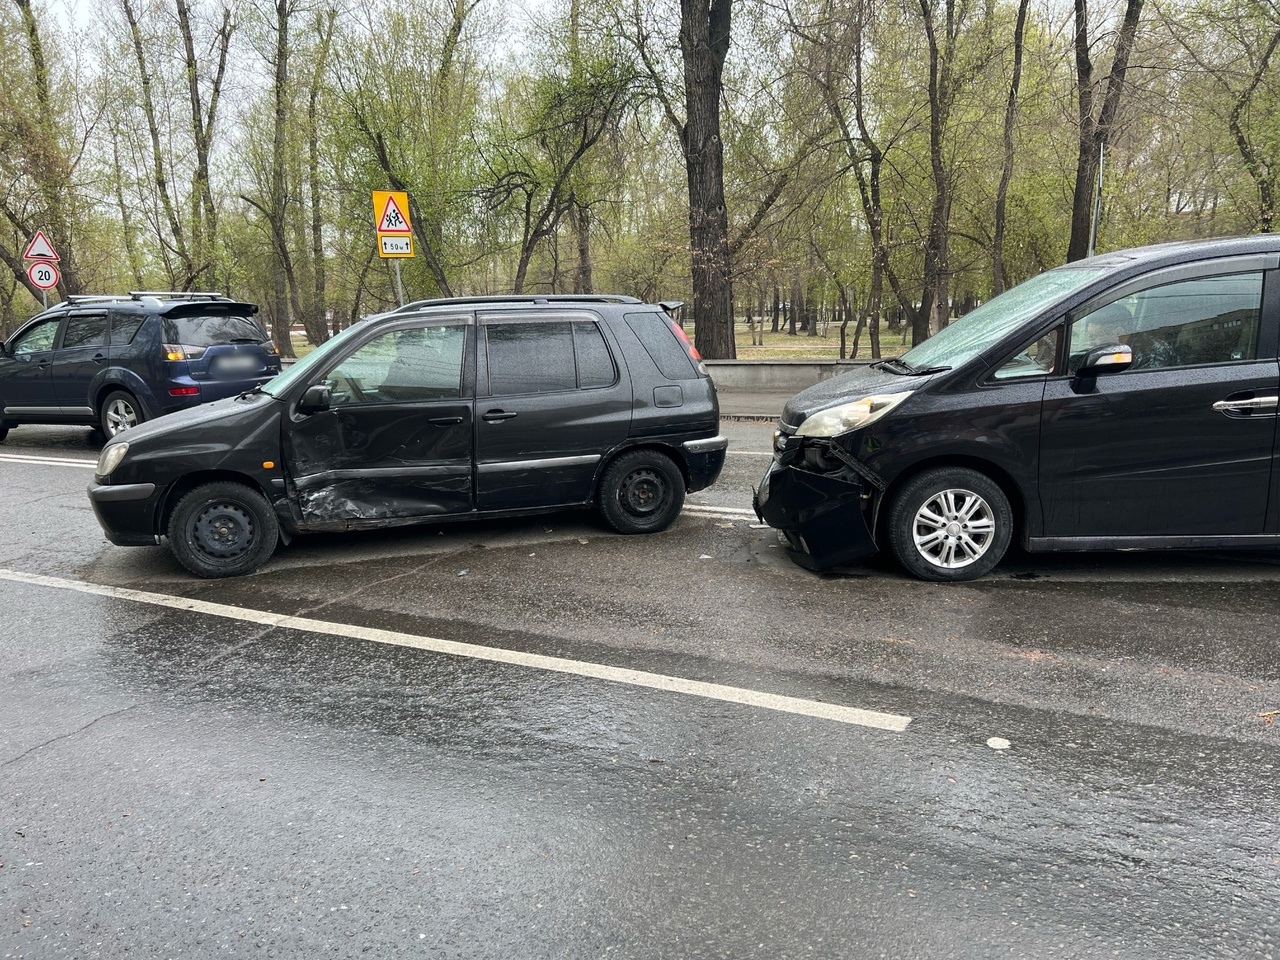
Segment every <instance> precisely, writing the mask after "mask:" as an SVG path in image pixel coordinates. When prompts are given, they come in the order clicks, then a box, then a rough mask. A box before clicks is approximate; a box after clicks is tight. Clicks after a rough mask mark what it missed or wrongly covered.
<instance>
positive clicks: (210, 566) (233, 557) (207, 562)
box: [169, 481, 280, 579]
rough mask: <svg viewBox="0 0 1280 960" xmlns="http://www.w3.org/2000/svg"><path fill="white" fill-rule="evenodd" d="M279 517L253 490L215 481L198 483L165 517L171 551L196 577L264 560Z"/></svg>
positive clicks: (246, 569) (237, 570)
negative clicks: (201, 484) (168, 516)
mask: <svg viewBox="0 0 1280 960" xmlns="http://www.w3.org/2000/svg"><path fill="white" fill-rule="evenodd" d="M279 540H280V521H279V520H278V519H276V515H275V511H274V510H272V508H271V504H269V503H268V502H267V498H266V497H264V496H263V495H262V494H261V493H259V492H258V491H257V490H254V489H252V488H251V487H248V486H245V485H244V484H242V483H235V482H232V481H217V482H214V483H206V484H204V486H201V487H196V489H194V490H192V491H191V492H190V493H188V494H187V495H186V496H184V497H183V498H182V499H181V500H179V501H178V505H177V507H175V508H174V511H173V515H172V516H170V518H169V550H170V551H171V552H172V553H173V555H174V557H176V558H177V560H178V562H179V563H180V564H182V565H183V566H184V567H186V568H187V569H188V570H190V571H191V572H192V573H194V574H195V575H196V576H197V577H205V578H207V579H214V578H217V577H238V576H242V575H243V574H246V573H252V572H253V571H254V570H257V569H258V568H259V567H260V566H262V565H263V564H264V563H266V562H267V561H268V560H269V559H270V558H271V555H272V554H273V553H274V552H275V549H276V544H277V543H278V542H279Z"/></svg>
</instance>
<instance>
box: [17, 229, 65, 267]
mask: <svg viewBox="0 0 1280 960" xmlns="http://www.w3.org/2000/svg"><path fill="white" fill-rule="evenodd" d="M22 259H23V260H61V259H62V258H61V257H60V256H58V254H57V252H56V251H55V250H54V249H53V244H52V243H50V242H49V238H48V237H46V236H45V235H44V231H43V230H37V231H36V235H35V236H34V237H32V238H31V242H30V243H28V244H27V252H26V253H24V254H23V255H22Z"/></svg>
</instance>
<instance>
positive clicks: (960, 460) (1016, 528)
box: [874, 454, 1029, 550]
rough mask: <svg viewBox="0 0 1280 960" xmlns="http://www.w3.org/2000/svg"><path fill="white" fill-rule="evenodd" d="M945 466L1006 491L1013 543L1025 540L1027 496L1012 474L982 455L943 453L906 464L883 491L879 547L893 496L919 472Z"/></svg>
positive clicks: (878, 514) (877, 522)
mask: <svg viewBox="0 0 1280 960" xmlns="http://www.w3.org/2000/svg"><path fill="white" fill-rule="evenodd" d="M946 467H967V468H968V469H970V470H976V471H977V472H978V473H981V474H983V475H984V476H986V477H988V478H990V479H991V480H992V481H994V482H995V483H996V484H997V485H998V486H999V487H1000V489H1001V491H1003V493H1004V495H1005V498H1006V499H1007V500H1008V501H1009V509H1010V510H1012V511H1013V535H1014V542H1015V543H1017V542H1019V540H1018V538H1019V537H1021V538H1023V539H1024V540H1025V537H1026V531H1027V511H1028V509H1029V507H1028V501H1027V496H1026V494H1025V493H1024V491H1023V490H1022V488H1021V487H1020V486H1018V483H1017V481H1016V480H1014V478H1013V475H1012V474H1010V473H1009V471H1007V470H1005V469H1004V468H1003V467H1001V466H999V465H998V464H996V463H994V462H993V461H991V460H987V459H984V458H982V457H974V456H966V455H964V454H945V455H942V456H937V457H931V458H929V459H926V460H920V461H918V462H917V463H913V464H912V465H911V466H909V467H907V468H906V469H905V470H903V471H902V472H901V473H900V474H898V475H897V476H896V477H894V478H893V480H892V481H891V482H890V483H889V485H888V487H886V488H885V490H884V492H883V493H882V494H881V495H880V496H879V497H878V498H877V500H876V507H875V527H874V536H875V541H876V546H877V547H879V548H880V549H882V550H883V549H884V548H885V544H887V543H888V531H887V530H886V529H885V527H886V524H887V523H888V518H889V511H888V509H887V508H888V506H889V504H890V503H892V502H893V498H894V497H896V496H897V495H898V491H900V490H901V489H902V488H903V487H904V486H906V485H907V484H908V483H910V482H911V481H912V480H914V479H915V478H916V477H918V476H920V474H922V473H925V472H927V471H929V470H934V469H939V468H946Z"/></svg>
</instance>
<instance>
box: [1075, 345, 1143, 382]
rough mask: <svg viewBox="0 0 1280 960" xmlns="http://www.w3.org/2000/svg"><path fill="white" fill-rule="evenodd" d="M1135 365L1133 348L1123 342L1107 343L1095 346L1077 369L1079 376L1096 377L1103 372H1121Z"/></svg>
mask: <svg viewBox="0 0 1280 960" xmlns="http://www.w3.org/2000/svg"><path fill="white" fill-rule="evenodd" d="M1131 366H1133V349H1132V348H1131V347H1128V346H1126V345H1125V344H1123V343H1107V344H1103V345H1102V346H1100V347H1094V348H1093V349H1092V350H1090V351H1089V352H1088V354H1086V355H1085V358H1084V363H1082V364H1080V368H1079V369H1078V370H1076V376H1077V377H1096V376H1098V375H1099V374H1102V373H1119V372H1120V371H1121V370H1128V369H1129V368H1130V367H1131Z"/></svg>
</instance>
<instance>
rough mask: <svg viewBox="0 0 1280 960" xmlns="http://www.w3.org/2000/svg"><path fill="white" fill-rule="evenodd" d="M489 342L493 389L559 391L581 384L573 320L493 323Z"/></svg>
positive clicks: (494, 392)
mask: <svg viewBox="0 0 1280 960" xmlns="http://www.w3.org/2000/svg"><path fill="white" fill-rule="evenodd" d="M484 329H485V335H486V338H487V340H488V346H489V393H490V394H491V395H492V396H495V397H500V396H513V395H516V394H521V393H555V392H558V391H563V390H574V389H576V388H577V386H578V376H577V369H576V367H575V364H574V360H573V324H571V323H569V322H568V321H564V322H553V323H493V324H488V325H486V326H485V328H484Z"/></svg>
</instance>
